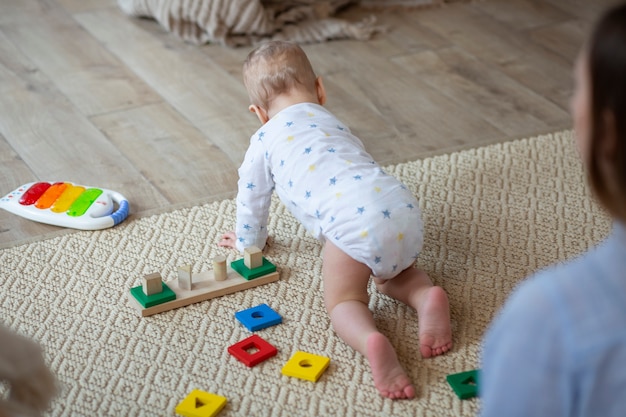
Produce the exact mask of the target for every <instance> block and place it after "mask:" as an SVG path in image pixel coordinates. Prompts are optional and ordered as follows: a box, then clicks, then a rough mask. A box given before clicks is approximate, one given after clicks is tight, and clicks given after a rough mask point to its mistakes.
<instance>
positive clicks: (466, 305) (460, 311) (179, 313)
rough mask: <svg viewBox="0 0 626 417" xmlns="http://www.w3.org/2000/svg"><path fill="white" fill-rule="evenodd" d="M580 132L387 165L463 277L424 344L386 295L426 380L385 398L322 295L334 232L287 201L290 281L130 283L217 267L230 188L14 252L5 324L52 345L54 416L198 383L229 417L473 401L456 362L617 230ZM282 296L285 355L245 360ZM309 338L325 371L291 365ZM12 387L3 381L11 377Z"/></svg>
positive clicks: (371, 412)
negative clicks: (560, 268) (460, 386)
mask: <svg viewBox="0 0 626 417" xmlns="http://www.w3.org/2000/svg"><path fill="white" fill-rule="evenodd" d="M572 142H573V140H572V134H571V132H561V133H556V134H551V135H545V136H539V137H535V138H530V139H523V140H518V141H514V142H508V143H504V144H499V145H493V146H488V147H484V148H478V149H474V150H468V151H463V152H458V153H453V154H449V155H443V156H437V157H432V158H428V159H424V160H420V161H416V162H411V163H406V164H400V165H396V166H391V167H388V168H387V170H388V172H390V173H393V174H394V175H396V176H397V177H398V178H400V179H401V180H402V181H404V182H405V183H406V184H407V185H408V186H409V187H410V188H411V189H412V190H413V191H414V193H415V194H416V196H417V197H418V199H419V201H420V205H421V208H422V210H423V216H424V223H425V234H426V241H425V246H424V250H423V253H422V255H421V256H420V258H419V259H418V264H419V266H420V267H421V268H423V269H425V270H426V271H428V272H429V274H430V275H431V277H432V278H433V280H434V281H435V282H436V283H437V284H439V285H442V286H443V287H444V288H445V289H446V290H447V292H448V294H449V297H450V301H451V309H452V320H453V329H454V342H455V347H454V349H453V351H452V352H450V353H448V354H446V355H444V356H441V357H437V358H432V359H422V358H420V354H419V344H418V339H417V319H416V316H415V313H414V312H413V311H411V310H410V309H408V308H406V307H405V306H402V305H399V304H397V303H396V302H394V301H392V300H391V299H389V298H387V297H385V296H381V295H377V294H375V293H374V294H372V299H371V308H372V309H373V310H374V311H375V312H376V313H375V317H376V320H377V322H378V324H379V326H380V328H381V330H382V331H383V332H385V333H386V334H387V335H388V336H389V337H390V338H391V340H392V342H393V343H394V345H395V346H396V348H397V350H398V352H399V356H400V359H401V361H402V363H403V364H404V365H405V366H406V368H407V370H408V372H409V373H410V376H411V378H412V379H413V381H414V382H415V384H416V386H417V387H418V397H417V398H416V399H414V400H410V401H392V400H387V399H383V398H382V397H380V396H379V395H378V393H377V392H376V390H375V388H374V386H373V383H372V379H371V374H370V371H369V368H368V366H367V365H366V362H365V361H364V359H363V358H362V357H361V356H360V355H358V354H356V353H355V352H354V351H353V350H352V349H350V348H349V347H347V346H346V345H345V344H344V343H343V342H342V341H341V340H340V339H339V338H338V337H336V336H335V335H334V334H333V331H332V330H331V328H330V323H329V320H328V318H327V316H326V313H325V311H324V306H323V302H322V288H321V285H322V284H321V281H320V269H321V262H320V249H321V248H320V245H319V244H318V243H317V242H316V241H315V240H313V239H312V238H310V237H309V236H307V235H306V234H305V231H304V230H303V229H302V228H301V227H300V226H299V225H298V224H297V223H296V221H295V220H294V219H293V218H292V217H291V215H290V214H288V212H286V211H285V209H284V207H283V206H282V205H281V204H280V203H278V202H277V201H274V203H273V206H272V212H271V224H270V227H271V236H272V239H273V242H272V246H271V247H270V248H269V250H267V252H266V256H267V258H268V259H270V260H271V261H273V262H274V263H275V264H276V265H277V266H278V268H279V271H280V274H281V279H280V281H278V282H276V283H271V284H267V285H264V286H261V287H258V288H254V289H250V290H246V291H243V292H239V293H235V294H231V295H227V296H224V297H221V298H216V299H213V300H210V301H205V302H201V303H198V304H194V305H191V306H188V307H184V308H181V309H177V310H173V311H169V312H166V313H161V314H157V315H155V316H151V317H147V318H140V317H138V315H137V314H136V312H135V311H134V310H133V309H132V308H131V306H130V304H129V301H128V299H127V292H128V289H129V287H131V286H135V285H138V284H139V282H140V277H141V276H142V275H144V274H148V273H151V272H155V271H158V272H161V274H162V275H163V276H164V277H165V279H166V280H170V279H174V278H175V276H176V268H177V266H178V265H185V264H192V265H193V270H194V272H199V271H205V270H208V269H210V268H211V259H212V258H213V257H214V256H215V255H217V254H230V255H231V257H232V255H233V254H232V253H230V252H228V251H226V250H225V249H222V248H218V247H217V246H216V242H217V241H218V238H219V236H220V234H221V233H222V232H223V231H225V230H229V229H231V228H232V227H233V223H234V219H235V217H234V214H235V205H234V202H233V201H232V200H226V201H222V202H217V203H211V204H206V205H202V206H197V207H191V208H187V209H179V210H176V211H173V212H170V213H166V214H160V215H155V216H152V217H146V218H142V219H138V220H133V221H130V222H126V223H123V224H121V225H119V226H116V227H115V228H112V229H109V230H104V231H98V232H76V233H72V234H68V235H64V236H59V237H55V238H52V239H49V240H45V241H41V242H38V243H30V244H26V245H23V246H19V247H14V248H10V249H5V250H2V251H1V252H0V267H1V279H2V285H1V287H0V313H1V317H2V322H4V323H5V324H6V325H7V326H9V327H10V328H12V329H14V330H16V331H17V332H19V333H21V334H23V335H26V336H27V337H29V338H32V339H34V340H36V341H38V342H39V343H41V345H42V346H43V348H44V352H45V357H46V360H47V361H48V363H49V364H50V367H51V369H52V370H53V372H54V373H55V374H56V375H57V377H58V379H59V381H60V384H61V387H62V391H61V394H60V395H59V396H58V397H57V398H56V399H55V400H54V402H53V404H52V408H51V410H50V411H49V413H48V415H50V416H95V415H97V416H165V415H173V414H174V408H175V407H176V405H177V404H178V403H179V402H180V401H181V400H182V399H183V398H185V396H186V395H187V394H188V393H189V392H190V391H191V390H193V389H195V388H198V389H201V390H204V391H208V392H212V393H215V394H219V395H222V396H224V397H226V398H227V399H228V404H227V405H226V407H225V408H224V409H223V410H222V411H221V413H220V416H224V417H226V416H284V417H294V416H380V415H399V416H408V415H411V416H439V417H441V416H473V415H475V414H476V412H477V411H478V409H479V407H480V400H479V399H471V400H464V401H461V400H459V399H458V398H457V397H456V396H455V394H454V393H453V391H452V390H451V389H450V387H449V386H448V385H447V383H446V380H445V377H446V375H448V374H451V373H456V372H461V371H465V370H469V369H474V368H476V367H478V366H479V365H480V364H479V356H480V341H481V337H482V335H483V333H484V331H485V329H486V327H487V325H488V323H489V322H490V321H491V320H492V318H493V316H494V315H495V313H496V312H497V310H498V309H499V307H500V306H501V305H502V303H503V302H504V301H505V299H506V297H507V295H508V294H509V293H510V291H511V290H512V289H513V288H514V286H515V285H516V284H517V283H518V282H519V281H520V280H522V279H523V278H524V277H525V276H527V275H528V274H529V273H531V272H533V271H535V270H536V269H538V268H541V267H544V266H546V265H548V264H551V263H554V262H557V261H559V260H564V259H566V258H568V257H571V256H575V255H576V254H578V253H580V252H582V251H584V250H585V249H587V248H588V247H589V246H591V245H593V244H594V243H595V242H597V241H599V240H600V239H602V238H603V237H604V236H606V234H607V233H608V231H609V226H610V223H609V220H608V219H607V217H606V216H605V215H604V214H603V212H602V211H600V210H599V209H598V208H597V206H596V205H595V203H594V202H593V200H592V199H591V198H590V197H589V192H588V189H587V187H586V185H585V179H584V175H583V173H582V171H581V166H580V163H579V160H578V157H577V155H576V152H575V151H574V150H573V146H572ZM261 303H267V304H268V305H270V306H271V307H272V308H274V309H275V310H276V311H278V312H279V313H280V314H281V315H282V317H283V323H282V324H279V325H277V326H273V327H270V328H267V329H264V330H261V331H259V332H257V333H258V334H259V335H260V336H261V337H263V338H264V339H266V340H267V341H269V342H270V343H272V344H273V345H274V346H276V347H277V348H278V351H279V352H278V355H277V356H275V357H273V358H271V359H269V360H267V361H265V362H263V363H261V364H259V365H257V366H256V367H253V368H247V367H246V366H244V365H243V364H242V363H240V362H238V361H237V360H236V359H235V358H234V357H232V356H231V355H230V354H229V353H228V352H227V350H226V349H227V347H228V346H230V345H232V344H234V343H236V342H238V341H240V340H242V339H244V338H246V337H248V336H249V335H250V332H248V331H247V330H246V329H245V328H244V327H243V326H242V325H241V324H240V323H239V322H238V321H236V320H235V317H234V314H235V312H237V311H239V310H242V309H245V308H248V307H253V306H256V305H258V304H261ZM297 350H302V351H306V352H310V353H314V354H318V355H323V356H326V357H329V358H330V359H331V363H330V367H329V368H328V369H327V370H326V372H325V373H324V374H323V375H322V377H321V378H320V380H319V381H318V382H317V383H313V382H308V381H303V380H300V379H295V378H290V377H286V376H283V375H282V374H281V368H282V366H283V365H284V363H285V362H286V361H287V360H288V359H289V358H290V357H291V355H292V354H293V353H294V352H295V351H297ZM2 389H4V391H5V394H6V386H4V387H2V386H0V392H1V391H2Z"/></svg>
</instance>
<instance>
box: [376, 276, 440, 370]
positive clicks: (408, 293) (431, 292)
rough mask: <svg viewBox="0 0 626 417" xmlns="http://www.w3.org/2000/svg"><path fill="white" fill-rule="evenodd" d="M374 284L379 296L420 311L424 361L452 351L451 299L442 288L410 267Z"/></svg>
mask: <svg viewBox="0 0 626 417" xmlns="http://www.w3.org/2000/svg"><path fill="white" fill-rule="evenodd" d="M374 282H375V283H376V286H377V287H378V290H379V291H380V292H382V293H383V294H385V295H388V296H389V297H391V298H395V299H396V300H398V301H401V302H403V303H405V304H407V305H410V306H411V307H413V308H414V309H415V310H416V311H417V314H418V317H419V333H420V334H419V337H420V352H421V353H422V356H423V357H425V358H429V357H431V356H437V355H441V354H443V353H445V352H447V351H448V350H450V349H451V348H452V330H451V328H450V306H449V304H448V296H447V295H446V293H445V291H444V290H443V289H442V288H441V287H435V286H433V284H432V282H431V280H430V278H429V277H428V275H426V273H425V272H424V271H422V270H420V269H417V268H413V267H409V268H407V269H405V270H404V271H402V272H401V273H400V274H399V275H398V276H396V277H395V278H392V279H390V280H380V279H374Z"/></svg>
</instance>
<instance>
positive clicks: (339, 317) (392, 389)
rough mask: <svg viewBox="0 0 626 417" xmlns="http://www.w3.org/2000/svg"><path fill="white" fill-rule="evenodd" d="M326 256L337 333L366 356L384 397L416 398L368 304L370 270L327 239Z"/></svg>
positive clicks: (331, 311)
mask: <svg viewBox="0 0 626 417" xmlns="http://www.w3.org/2000/svg"><path fill="white" fill-rule="evenodd" d="M323 257H324V258H323V259H324V263H323V266H322V276H323V279H324V302H325V304H326V309H327V311H328V314H329V315H330V319H331V322H332V324H333V328H334V329H335V332H337V334H338V335H339V337H341V338H342V339H343V340H344V341H345V342H346V343H347V344H348V345H350V346H351V347H352V348H354V349H355V350H357V351H358V352H360V353H361V354H362V355H364V356H365V357H366V358H367V360H368V361H369V363H370V367H371V368H372V376H373V378H374V385H375V386H376V388H377V389H378V391H380V393H381V394H382V395H383V396H385V397H388V398H413V397H414V396H415V388H414V387H413V385H412V384H411V381H410V380H409V377H408V376H407V374H406V372H405V371H404V369H403V368H402V365H400V362H399V361H398V357H397V356H396V352H395V350H394V348H393V346H392V345H391V343H390V342H389V340H388V339H387V337H385V336H384V335H383V334H382V333H380V332H379V331H378V329H377V328H376V324H375V323H374V318H373V316H372V312H371V311H370V310H369V307H368V304H369V296H368V293H367V287H368V283H369V278H370V274H371V270H370V269H369V268H368V267H367V266H366V265H364V264H362V263H360V262H357V261H355V260H354V259H352V258H351V257H349V256H348V255H346V254H345V253H344V252H342V251H341V250H340V249H339V248H337V247H336V246H335V245H333V244H332V243H330V242H328V241H327V242H326V244H325V246H324V255H323Z"/></svg>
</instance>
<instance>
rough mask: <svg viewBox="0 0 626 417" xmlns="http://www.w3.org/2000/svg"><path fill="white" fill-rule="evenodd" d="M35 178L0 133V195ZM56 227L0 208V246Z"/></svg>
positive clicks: (41, 233)
mask: <svg viewBox="0 0 626 417" xmlns="http://www.w3.org/2000/svg"><path fill="white" fill-rule="evenodd" d="M35 180H36V176H35V174H34V173H33V172H32V170H31V169H30V168H29V167H28V166H27V165H26V163H25V162H24V161H23V160H22V159H21V158H20V157H19V155H18V154H17V153H16V152H15V151H14V150H13V148H12V147H11V146H10V145H9V144H8V142H7V141H6V139H5V138H4V137H3V136H2V135H0V197H2V196H4V195H6V194H7V193H9V192H11V191H13V190H15V189H16V188H17V187H19V186H20V185H23V184H26V183H28V182H31V181H35ZM58 229H59V228H58V227H54V226H49V225H44V224H42V223H36V222H33V221H30V220H27V219H24V218H22V217H20V216H16V215H15V214H12V213H9V212H8V211H6V210H0V248H2V247H4V246H8V244H9V243H17V242H20V241H22V240H25V239H26V238H27V237H28V236H45V235H47V234H49V233H52V232H55V231H57V230H58Z"/></svg>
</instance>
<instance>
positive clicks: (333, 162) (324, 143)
mask: <svg viewBox="0 0 626 417" xmlns="http://www.w3.org/2000/svg"><path fill="white" fill-rule="evenodd" d="M238 186H239V191H238V194H237V227H236V234H237V248H238V249H239V250H240V251H243V249H244V248H245V247H249V246H253V245H254V246H258V247H260V248H263V247H264V246H265V241H266V239H267V234H268V230H267V223H268V214H269V206H270V200H271V195H272V191H273V190H276V193H277V195H278V197H279V198H280V199H281V201H282V202H283V204H285V205H286V207H287V208H288V209H289V210H290V211H291V213H292V214H293V215H294V216H295V217H296V219H298V220H299V221H300V222H301V223H302V224H303V225H304V227H306V229H307V230H308V231H309V232H310V233H311V234H313V236H315V237H316V238H317V239H319V240H322V241H323V240H324V239H330V240H332V242H333V243H334V244H335V245H336V246H337V247H338V248H340V249H341V250H342V251H344V252H345V253H346V254H348V255H349V256H350V257H352V258H353V259H355V260H357V261H359V262H361V263H364V264H366V265H367V266H368V267H369V268H370V269H371V270H372V273H373V275H374V276H376V277H378V278H392V277H394V276H396V275H397V274H399V273H400V272H401V271H403V270H404V269H406V268H407V267H409V266H411V265H412V264H413V262H414V261H415V259H416V258H417V255H418V254H419V251H420V250H421V248H422V242H423V226H422V220H421V216H420V210H419V207H418V203H417V200H416V199H415V197H414V196H413V194H412V193H411V192H410V191H409V190H408V189H407V188H406V186H405V185H403V184H402V183H401V182H399V181H398V180H397V179H395V178H394V177H392V176H390V175H388V174H386V173H385V172H384V171H383V170H382V169H381V168H380V166H379V165H378V164H377V163H376V162H375V161H374V160H373V159H372V157H371V156H370V155H369V154H368V153H367V152H366V151H365V149H364V147H363V144H362V143H361V141H360V140H359V139H358V138H357V137H355V136H354V135H353V134H352V133H351V132H350V130H349V129H348V128H347V127H345V126H344V125H343V124H342V123H341V122H339V120H337V119H336V118H335V117H334V116H333V115H332V114H331V113H330V112H329V111H328V110H326V109H325V108H324V107H322V106H320V105H317V104H312V103H301V104H296V105H293V106H290V107H288V108H286V109H284V110H282V111H281V112H280V113H278V114H277V115H276V116H274V117H273V118H272V119H271V120H269V121H268V122H267V123H266V124H265V125H263V126H262V127H261V128H260V129H259V130H258V131H257V132H256V133H255V134H254V135H253V136H252V137H251V139H250V147H249V148H248V151H247V152H246V156H245V158H244V161H243V163H242V165H241V167H240V168H239V183H238Z"/></svg>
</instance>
